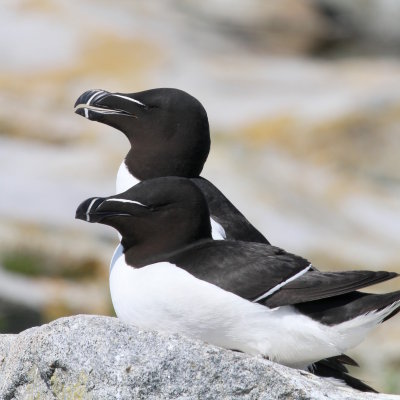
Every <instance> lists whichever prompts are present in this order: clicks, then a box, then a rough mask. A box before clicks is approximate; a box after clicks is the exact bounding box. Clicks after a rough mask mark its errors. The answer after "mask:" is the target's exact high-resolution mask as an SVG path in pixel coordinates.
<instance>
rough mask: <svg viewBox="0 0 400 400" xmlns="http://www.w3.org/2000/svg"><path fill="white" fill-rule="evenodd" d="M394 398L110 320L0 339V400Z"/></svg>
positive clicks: (87, 319)
mask: <svg viewBox="0 0 400 400" xmlns="http://www.w3.org/2000/svg"><path fill="white" fill-rule="evenodd" d="M390 398H392V399H395V398H397V399H399V397H398V396H387V395H374V394H365V393H359V392H357V391H354V390H351V389H348V388H343V387H341V386H337V385H334V384H332V383H331V382H329V381H327V380H323V379H320V378H318V377H316V376H313V375H311V374H308V373H306V372H303V371H298V370H293V369H290V368H287V367H284V366H281V365H279V364H275V363H272V362H270V361H267V360H264V359H262V358H258V357H251V356H248V355H245V354H241V353H237V352H233V351H229V350H224V349H220V348H217V347H215V346H210V345H207V344H204V343H203V342H200V341H195V340H190V339H188V338H185V337H182V336H180V335H167V334H161V333H157V332H147V331H142V330H138V329H137V328H135V327H133V326H130V325H127V324H124V323H123V322H121V321H120V320H118V319H116V318H110V317H100V316H89V315H78V316H74V317H68V318H61V319H58V320H55V321H53V322H51V323H50V324H47V325H42V326H40V327H36V328H31V329H28V330H26V331H24V332H22V333H20V334H18V335H0V399H2V400H11V399H45V400H47V399H49V400H50V399H107V400H108V399H110V400H111V399H181V400H183V399H390Z"/></svg>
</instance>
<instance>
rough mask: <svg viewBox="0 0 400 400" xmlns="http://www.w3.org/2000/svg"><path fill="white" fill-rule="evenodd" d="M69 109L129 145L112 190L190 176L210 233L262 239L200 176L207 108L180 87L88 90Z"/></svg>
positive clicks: (205, 153)
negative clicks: (106, 127)
mask: <svg viewBox="0 0 400 400" xmlns="http://www.w3.org/2000/svg"><path fill="white" fill-rule="evenodd" d="M74 109H75V113H77V114H78V115H81V116H83V117H85V118H87V119H89V120H91V121H97V122H101V123H103V124H106V125H109V126H111V127H113V128H115V129H117V130H119V131H121V132H122V133H123V134H124V135H125V136H126V137H127V139H128V140H129V143H130V146H131V148H130V150H129V151H128V153H127V155H126V157H125V158H124V160H123V161H122V163H121V166H120V167H119V170H118V174H117V179H116V193H122V192H124V191H125V190H128V189H129V188H130V187H132V186H134V185H135V184H137V183H138V182H141V181H143V180H146V179H151V178H156V177H162V176H180V177H185V178H190V179H192V180H193V182H194V183H195V184H196V185H197V186H199V187H200V189H201V190H202V192H203V194H204V195H205V196H206V198H207V202H208V207H209V209H210V214H211V224H212V232H213V238H214V239H218V240H221V239H222V240H223V239H230V240H241V241H249V242H260V243H266V244H268V243H269V241H268V240H267V239H266V238H265V236H264V235H263V234H262V233H260V231H259V230H258V229H256V228H255V227H254V226H253V225H252V224H251V223H250V222H249V221H248V220H247V218H246V217H245V216H244V215H243V214H242V213H241V212H240V211H239V210H238V209H237V208H236V207H235V206H234V205H233V204H232V203H231V202H230V201H229V200H228V199H227V198H226V197H225V196H224V195H223V194H222V192H221V191H220V190H219V189H217V188H216V187H215V186H214V185H213V184H212V183H211V182H210V181H208V180H207V179H205V178H202V177H200V174H201V171H202V169H203V166H204V163H205V161H206V160H207V157H208V154H209V151H210V143H211V142H210V129H209V123H208V117H207V112H206V110H205V109H204V107H203V105H202V104H201V103H200V102H199V101H198V100H197V99H196V98H195V97H193V96H191V95H190V94H188V93H186V92H185V91H183V90H180V89H174V88H157V89H150V90H145V91H142V92H137V93H110V92H108V91H105V90H100V89H96V90H88V91H86V92H84V93H83V94H81V95H80V96H79V98H78V99H77V101H76V103H75V106H74Z"/></svg>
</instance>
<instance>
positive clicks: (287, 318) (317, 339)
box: [76, 177, 400, 391]
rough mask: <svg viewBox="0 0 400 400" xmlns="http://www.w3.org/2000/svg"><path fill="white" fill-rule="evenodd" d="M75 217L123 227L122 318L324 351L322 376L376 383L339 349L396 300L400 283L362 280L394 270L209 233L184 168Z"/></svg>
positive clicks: (290, 353) (248, 345)
mask: <svg viewBox="0 0 400 400" xmlns="http://www.w3.org/2000/svg"><path fill="white" fill-rule="evenodd" d="M76 218H79V219H82V220H84V221H87V222H98V223H101V224H105V225H109V226H112V227H113V228H115V229H116V230H117V231H118V232H119V234H120V235H121V244H122V248H123V251H122V253H121V254H120V256H119V257H118V258H117V259H116V260H115V262H114V264H113V265H112V269H111V273H110V289H111V297H112V302H113V305H114V308H115V312H116V314H117V315H118V317H119V318H121V319H122V320H124V321H126V322H128V323H132V324H135V325H136V326H138V327H140V328H143V329H155V330H159V331H166V332H179V333H182V334H185V335H187V336H190V337H193V338H197V339H201V340H203V341H205V342H208V343H212V344H214V345H218V346H221V347H225V348H228V349H234V350H239V351H242V352H246V353H249V354H260V355H262V356H264V357H266V358H268V359H270V360H273V361H277V362H279V363H282V364H285V365H288V366H291V367H296V368H310V367H309V366H310V365H311V368H312V366H313V365H315V364H314V363H317V362H318V361H319V360H322V359H325V360H323V361H322V363H325V364H326V369H325V370H324V369H323V366H324V364H322V365H320V368H322V369H321V371H325V374H326V376H334V377H337V378H339V379H343V380H344V381H345V382H346V383H348V384H350V385H351V386H353V387H356V388H357V389H360V390H365V391H372V390H373V389H371V388H370V387H369V386H367V385H365V384H364V383H363V382H361V381H359V380H357V379H356V378H353V377H351V376H349V375H348V374H347V373H346V372H347V369H346V367H345V366H344V365H343V364H352V363H353V360H351V359H350V358H348V357H346V356H344V355H342V354H343V353H344V352H346V351H347V350H349V349H351V348H353V347H354V346H356V345H358V344H359V343H360V342H361V341H362V340H363V339H364V338H365V336H366V335H367V334H368V332H369V331H370V330H371V329H372V328H374V327H375V326H376V325H378V324H379V323H381V322H383V321H385V320H386V319H388V318H390V317H392V316H393V315H394V314H395V313H397V312H398V311H399V308H400V291H397V292H393V293H387V294H368V293H361V292H356V290H357V289H360V288H363V287H367V286H370V285H372V284H375V283H378V282H383V281H386V280H388V279H391V278H394V277H396V276H397V274H396V273H393V272H385V271H378V272H376V271H345V272H320V271H317V270H312V269H311V264H310V262H309V261H307V260H306V259H304V258H302V257H299V256H297V255H294V254H290V253H287V252H285V251H284V250H282V249H280V248H277V247H274V246H270V245H265V244H262V243H249V242H241V241H230V240H225V241H216V240H212V237H211V224H210V218H209V210H208V207H207V202H206V199H205V197H204V195H203V193H202V192H201V190H199V188H198V187H197V186H196V185H195V184H194V183H193V182H192V181H191V180H189V179H185V178H179V177H162V178H154V179H150V180H147V181H144V182H141V183H139V184H137V185H135V186H134V187H132V188H131V189H129V190H128V191H126V192H124V193H122V194H119V195H114V196H110V197H106V198H96V197H95V198H90V199H88V200H86V201H84V202H83V203H81V205H80V206H79V207H78V209H77V212H76ZM331 357H335V358H333V359H332V358H331ZM331 360H333V362H332V361H331ZM335 365H336V367H335ZM321 374H322V375H323V373H321Z"/></svg>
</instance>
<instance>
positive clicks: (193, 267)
mask: <svg viewBox="0 0 400 400" xmlns="http://www.w3.org/2000/svg"><path fill="white" fill-rule="evenodd" d="M164 260H165V261H169V262H172V263H174V264H175V265H177V266H178V267H180V268H182V269H184V270H186V271H188V272H189V273H191V274H192V275H194V276H195V277H197V278H199V279H201V280H204V281H206V282H209V283H212V284H214V285H216V286H219V287H220V288H222V289H224V290H227V291H229V292H232V293H235V294H236V295H238V296H241V297H243V298H245V299H248V300H251V301H259V302H260V303H261V304H263V305H266V306H268V307H270V308H273V307H277V306H283V305H291V304H298V303H303V302H310V301H314V300H318V299H324V298H330V297H334V296H338V295H342V294H345V293H351V292H354V291H355V290H356V289H360V288H363V287H367V286H370V285H372V284H375V283H378V282H382V281H385V280H388V279H391V278H393V277H395V276H397V274H396V273H392V272H385V271H378V272H374V271H345V272H320V271H315V270H311V268H310V267H311V264H310V262H309V261H307V260H306V259H304V258H302V257H299V256H297V255H294V254H291V253H287V252H286V251H284V250H282V249H280V248H278V247H274V246H270V245H264V244H261V243H248V242H235V241H228V240H205V241H203V242H197V243H196V244H194V245H190V246H188V247H186V248H185V249H183V250H180V251H177V252H175V253H172V254H170V255H168V256H166V258H164Z"/></svg>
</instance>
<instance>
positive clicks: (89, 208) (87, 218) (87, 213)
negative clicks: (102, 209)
mask: <svg viewBox="0 0 400 400" xmlns="http://www.w3.org/2000/svg"><path fill="white" fill-rule="evenodd" d="M97 199H98V197H95V198H94V199H93V200H92V201H91V202H90V204H89V207H88V209H87V210H86V221H87V222H90V215H89V213H90V210H91V208H92V207H93V204H94V202H95V201H96V200H97Z"/></svg>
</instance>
